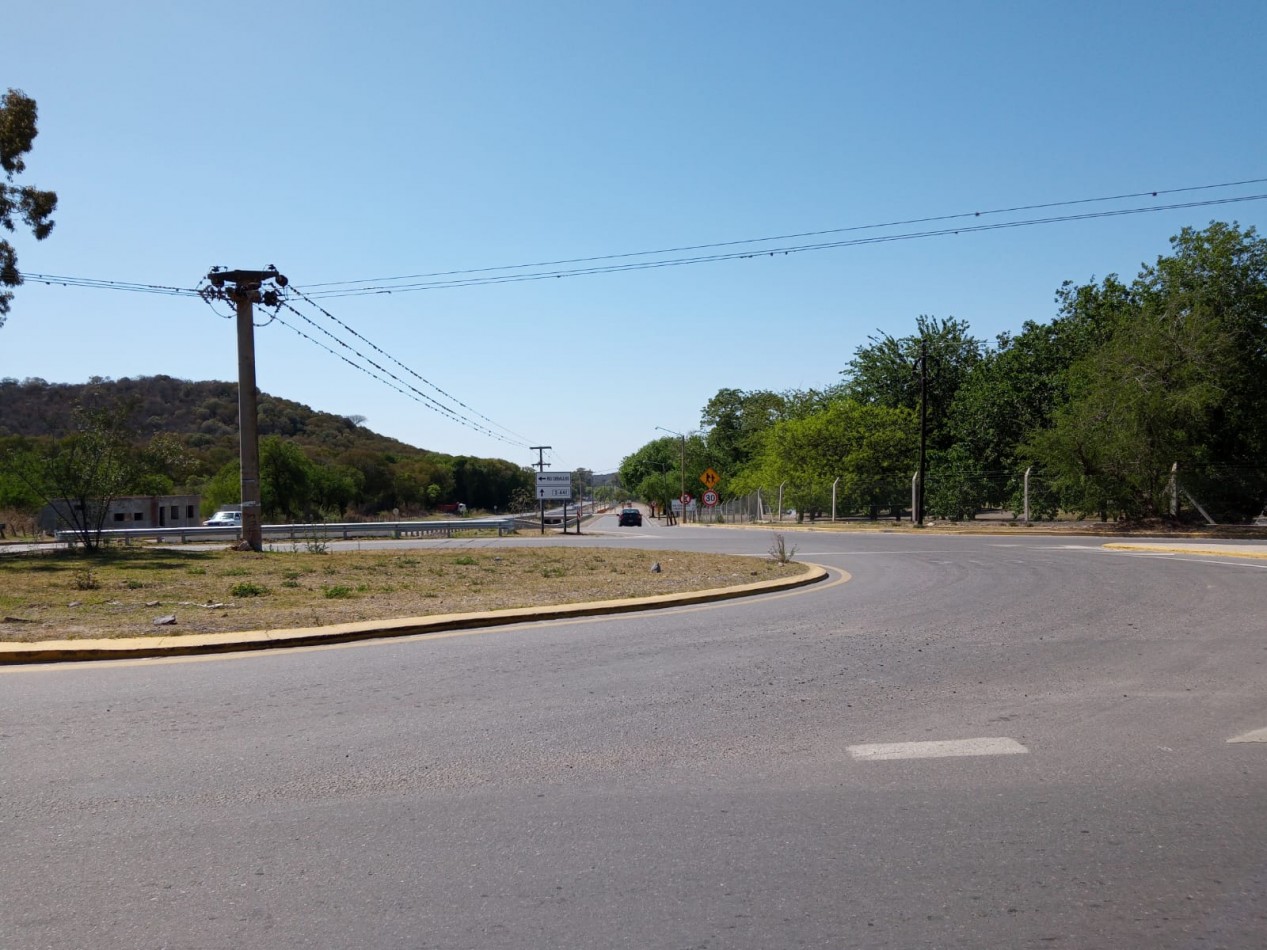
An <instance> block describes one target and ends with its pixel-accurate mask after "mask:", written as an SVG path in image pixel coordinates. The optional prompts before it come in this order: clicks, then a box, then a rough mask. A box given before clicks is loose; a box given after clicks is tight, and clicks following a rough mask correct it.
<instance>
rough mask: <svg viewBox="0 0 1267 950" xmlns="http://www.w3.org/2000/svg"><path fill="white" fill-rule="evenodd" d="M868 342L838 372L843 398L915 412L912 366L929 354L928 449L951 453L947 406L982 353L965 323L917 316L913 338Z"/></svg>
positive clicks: (916, 376)
mask: <svg viewBox="0 0 1267 950" xmlns="http://www.w3.org/2000/svg"><path fill="white" fill-rule="evenodd" d="M870 341H871V342H870V343H869V344H868V345H866V346H860V347H858V349H857V350H856V351H855V352H854V357H853V359H852V360H850V362H849V365H848V366H847V367H846V368H845V369H844V370H842V371H841V375H842V376H843V377H844V379H845V383H844V393H845V395H847V396H849V398H851V399H854V400H857V401H858V402H861V403H865V404H868V405H875V406H884V407H888V408H890V409H896V408H905V409H911V410H916V411H918V409H919V388H920V380H919V373H918V371H917V369H916V366H917V360H918V359H919V356H920V352H921V347H922V348H923V349H924V350H925V351H926V352H927V354H928V385H927V401H928V434H929V444H930V445H931V446H932V447H933V448H935V449H946V448H949V447H950V444H951V441H952V439H951V435H950V431H949V428H948V420H949V413H950V406H951V403H952V402H954V399H955V394H956V393H957V392H958V391H959V387H960V386H961V385H963V383H964V381H965V380H966V379H967V378H968V376H969V374H970V373H971V372H972V370H973V369H974V368H975V367H976V365H977V363H978V362H980V360H981V358H982V355H983V354H984V352H985V347H984V346H983V344H982V343H981V341H979V340H977V339H976V338H975V337H973V336H972V335H971V333H970V332H969V327H968V323H967V321H966V320H957V319H955V318H954V317H949V318H937V317H929V316H922V315H921V316H920V317H919V318H917V320H916V321H915V333H914V334H912V335H911V336H905V337H901V338H898V337H894V336H892V335H891V334H888V333H885V334H882V335H880V336H873V337H870Z"/></svg>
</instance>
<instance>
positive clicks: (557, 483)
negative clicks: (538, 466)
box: [537, 472, 572, 534]
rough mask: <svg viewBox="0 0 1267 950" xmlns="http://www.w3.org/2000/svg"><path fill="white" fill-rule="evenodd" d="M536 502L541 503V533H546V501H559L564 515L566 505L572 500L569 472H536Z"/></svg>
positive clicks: (565, 522)
mask: <svg viewBox="0 0 1267 950" xmlns="http://www.w3.org/2000/svg"><path fill="white" fill-rule="evenodd" d="M537 500H538V501H540V502H541V533H542V534H545V533H546V508H545V503H546V502H547V501H561V502H563V506H564V513H565V514H566V510H567V503H568V502H569V501H571V500H572V473H571V472H537ZM563 530H564V531H566V530H567V521H566V520H564V522H563Z"/></svg>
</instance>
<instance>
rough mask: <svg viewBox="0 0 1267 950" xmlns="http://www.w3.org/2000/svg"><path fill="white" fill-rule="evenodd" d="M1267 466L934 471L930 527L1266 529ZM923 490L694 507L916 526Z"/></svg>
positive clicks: (895, 484) (768, 490) (775, 494)
mask: <svg viewBox="0 0 1267 950" xmlns="http://www.w3.org/2000/svg"><path fill="white" fill-rule="evenodd" d="M1263 486H1267V465H1264V466H1263V467H1256V466H1235V465H1186V466H1182V467H1181V466H1179V465H1178V464H1177V463H1176V464H1174V465H1172V466H1170V468H1169V469H1168V470H1165V469H1163V470H1160V471H1152V472H1149V473H1147V477H1146V478H1142V479H1140V480H1138V481H1137V482H1135V483H1131V484H1123V483H1121V482H1120V481H1119V482H1109V481H1107V480H1106V481H1104V482H1102V483H1101V482H1096V481H1094V480H1090V479H1077V478H1071V477H1070V476H1068V475H1065V476H1057V475H1052V474H1050V473H1045V472H1042V471H1039V470H1037V469H1036V468H1029V469H1025V470H1020V471H986V470H970V469H955V470H942V471H929V472H928V474H927V475H926V476H925V479H924V486H923V487H924V492H923V504H924V518H925V520H926V521H928V520H931V521H973V520H1007V521H1020V522H1024V523H1032V522H1040V521H1053V520H1056V519H1062V520H1081V519H1087V520H1095V521H1115V520H1120V519H1123V518H1149V517H1152V518H1161V519H1169V520H1173V521H1187V522H1195V523H1206V524H1244V523H1248V522H1252V521H1254V520H1255V519H1258V520H1259V521H1262V520H1263V518H1262V517H1261V516H1262V514H1263V506H1264V502H1267V494H1265V490H1264V487H1263ZM918 490H919V482H918V479H917V478H916V476H915V475H914V473H912V474H911V475H910V476H906V477H890V478H881V479H873V480H871V481H870V482H868V483H866V484H865V485H860V484H858V483H857V481H856V480H848V479H846V478H845V477H844V476H842V477H840V478H836V479H807V480H804V481H793V480H789V481H785V482H782V483H780V484H777V485H773V484H772V485H769V486H765V487H763V488H761V489H758V490H757V491H754V492H751V493H749V494H745V495H739V496H734V497H730V498H726V499H724V500H722V501H720V502H719V503H718V504H717V505H715V506H713V507H711V508H705V507H698V506H696V505H693V506H691V507H689V508H688V509H687V511H686V513H685V515H684V517H685V518H686V520H687V521H693V522H700V523H732V524H750V523H763V524H764V523H779V522H798V523H806V522H809V523H813V522H817V521H882V520H890V521H893V520H907V519H910V520H914V518H915V512H916V506H917V499H918Z"/></svg>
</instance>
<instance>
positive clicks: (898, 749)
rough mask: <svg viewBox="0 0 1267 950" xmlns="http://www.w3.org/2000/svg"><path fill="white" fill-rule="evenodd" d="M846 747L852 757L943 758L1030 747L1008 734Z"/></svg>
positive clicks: (1017, 751)
mask: <svg viewBox="0 0 1267 950" xmlns="http://www.w3.org/2000/svg"><path fill="white" fill-rule="evenodd" d="M846 751H847V752H848V753H849V754H850V755H852V756H853V757H854V758H855V759H864V760H872V761H878V760H888V759H942V758H947V757H950V756H964V755H1020V754H1022V753H1025V752H1028V751H1029V749H1027V748H1025V746H1023V745H1021V744H1020V743H1019V742H1017V741H1016V740H1015V739H1009V738H1007V737H998V738H986V739H946V740H942V741H939V742H872V743H868V744H866V745H851V746H847V747H846Z"/></svg>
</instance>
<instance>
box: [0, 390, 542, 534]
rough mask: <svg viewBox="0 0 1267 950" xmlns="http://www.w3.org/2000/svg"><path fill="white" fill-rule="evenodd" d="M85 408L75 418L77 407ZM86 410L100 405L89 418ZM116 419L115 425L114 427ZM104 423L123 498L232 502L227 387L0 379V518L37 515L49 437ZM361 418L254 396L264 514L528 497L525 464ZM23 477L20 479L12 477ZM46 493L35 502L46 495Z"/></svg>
mask: <svg viewBox="0 0 1267 950" xmlns="http://www.w3.org/2000/svg"><path fill="white" fill-rule="evenodd" d="M81 408H82V409H85V410H90V411H89V412H87V413H82V414H77V413H76V410H77V409H81ZM94 410H102V411H101V412H95V411H94ZM120 414H122V423H123V424H122V425H121V426H119V425H116V424H115V422H116V420H118V419H119V416H120ZM102 418H109V419H110V420H111V423H110V430H111V432H112V433H114V432H118V433H121V434H122V436H123V438H124V439H125V440H126V441H127V442H128V443H129V449H128V452H129V453H130V454H129V457H128V460H129V465H130V466H131V471H133V473H134V475H133V477H132V478H131V481H130V483H129V487H128V489H127V490H128V491H131V492H133V493H141V494H165V493H168V492H172V491H188V492H197V493H199V494H201V495H202V499H203V505H204V507H206V508H209V509H214V508H215V507H216V506H217V505H221V504H227V503H230V502H235V501H238V500H240V498H241V494H240V476H239V468H238V454H239V452H238V449H239V446H238V387H237V385H236V384H235V383H225V382H190V381H188V380H183V379H173V378H172V377H170V376H144V377H140V378H137V379H118V380H110V379H93V380H90V381H89V382H87V383H84V384H79V385H71V384H64V383H48V382H45V381H44V380H42V379H27V380H23V381H22V382H18V381H17V380H15V379H4V380H0V514H2V513H3V510H4V509H6V508H8V509H10V510H16V511H27V510H31V511H33V510H36V509H38V507H39V505H40V504H41V503H42V502H41V495H40V492H39V491H38V490H37V487H36V486H35V484H34V483H35V481H37V479H35V478H33V477H32V476H31V472H34V471H43V470H47V468H48V466H47V465H46V464H39V463H38V462H39V459H40V458H47V457H49V456H50V454H56V451H57V442H58V440H65V439H66V438H67V437H68V436H72V435H75V434H76V433H77V432H83V431H84V426H85V425H86V424H87V425H91V424H92V420H94V419H96V420H100V419H102ZM364 421H365V420H364V418H363V417H360V416H336V415H332V414H331V413H328V412H314V411H313V410H312V409H310V408H309V407H307V406H304V405H301V404H300V403H297V402H291V401H290V400H288V399H280V398H278V397H276V396H270V395H267V394H264V393H261V395H260V400H259V434H260V482H261V493H262V499H263V505H264V513H265V517H266V518H268V519H273V520H279V521H286V520H292V521H293V520H313V519H315V518H327V519H330V518H343V517H348V516H352V515H366V516H373V515H376V514H381V513H383V512H406V513H416V512H425V511H432V510H435V509H436V508H438V507H442V506H448V505H457V504H458V503H461V504H465V505H466V506H467V507H468V508H469V509H472V510H480V509H482V510H488V511H506V510H509V509H510V508H511V507H512V506H523V505H527V504H529V503H530V502H531V497H532V485H533V472H532V469H531V468H528V467H526V466H524V465H520V464H516V463H513V462H509V461H506V460H505V459H499V458H475V457H471V456H464V455H457V456H455V455H448V454H445V453H442V452H433V451H429V450H426V449H421V448H417V447H416V446H412V445H408V444H406V443H404V442H400V441H398V440H396V439H390V438H388V437H386V436H383V435H379V434H378V433H376V432H373V431H371V430H370V429H367V428H365V427H364V426H363V425H362V424H361V423H362V422H364ZM22 470H25V471H26V473H27V475H26V477H22V475H21V471H22ZM50 491H53V494H51V495H48V494H46V496H45V497H55V496H56V491H55V490H52V489H50Z"/></svg>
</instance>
